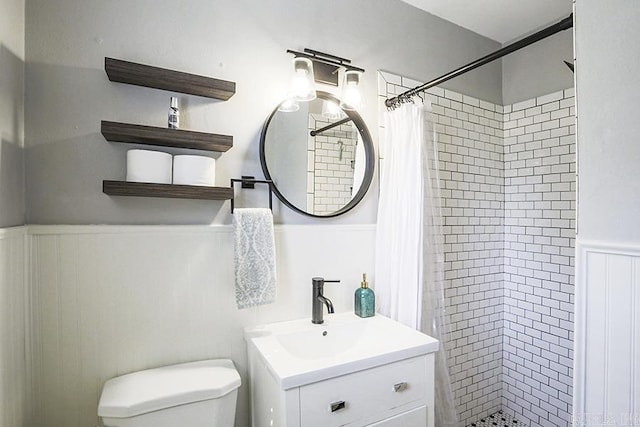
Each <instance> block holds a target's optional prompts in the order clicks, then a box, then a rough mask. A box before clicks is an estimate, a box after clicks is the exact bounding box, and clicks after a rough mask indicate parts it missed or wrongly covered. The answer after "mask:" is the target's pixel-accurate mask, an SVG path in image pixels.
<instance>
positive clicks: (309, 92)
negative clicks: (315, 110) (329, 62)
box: [291, 57, 316, 102]
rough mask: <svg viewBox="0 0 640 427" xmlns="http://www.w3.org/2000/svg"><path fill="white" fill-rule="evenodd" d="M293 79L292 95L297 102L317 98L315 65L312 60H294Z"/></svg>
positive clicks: (298, 58) (299, 58) (300, 58)
mask: <svg viewBox="0 0 640 427" xmlns="http://www.w3.org/2000/svg"><path fill="white" fill-rule="evenodd" d="M293 69H294V74H293V79H292V80H291V94H292V95H293V97H294V98H295V100H296V101H303V102H306V101H311V100H313V99H315V98H316V87H315V86H316V85H315V81H314V76H313V64H312V62H311V60H310V59H308V58H302V57H297V58H293Z"/></svg>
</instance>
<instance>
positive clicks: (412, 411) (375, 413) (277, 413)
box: [249, 353, 434, 427]
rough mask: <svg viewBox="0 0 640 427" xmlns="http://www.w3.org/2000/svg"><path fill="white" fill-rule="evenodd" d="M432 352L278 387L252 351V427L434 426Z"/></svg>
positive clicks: (250, 369) (250, 372) (250, 370)
mask: <svg viewBox="0 0 640 427" xmlns="http://www.w3.org/2000/svg"><path fill="white" fill-rule="evenodd" d="M433 375H434V355H433V353H432V354H426V355H422V356H417V357H412V358H410V359H405V360H400V361H398V362H394V363H389V364H386V365H382V366H377V367H374V368H369V369H366V370H363V371H357V372H354V373H351V374H346V375H342V376H339V377H335V378H330V379H326V380H323V381H319V382H315V383H311V384H306V385H301V386H299V387H294V388H291V389H288V390H282V389H280V387H279V385H278V383H277V381H276V379H275V378H273V376H272V375H271V374H270V372H269V371H268V369H267V368H266V366H265V365H264V364H262V363H260V362H259V361H258V360H256V358H255V357H251V356H250V367H249V376H250V384H251V401H252V414H251V415H252V420H253V423H252V425H253V427H332V426H353V427H355V426H376V427H406V426H427V427H433V425H434V421H433V414H434V409H433V408H434V406H433V405H434V376H433Z"/></svg>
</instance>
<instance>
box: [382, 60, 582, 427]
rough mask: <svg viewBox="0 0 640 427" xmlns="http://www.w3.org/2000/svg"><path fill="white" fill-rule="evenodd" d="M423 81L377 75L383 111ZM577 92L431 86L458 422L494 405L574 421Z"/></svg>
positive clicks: (544, 422)
mask: <svg viewBox="0 0 640 427" xmlns="http://www.w3.org/2000/svg"><path fill="white" fill-rule="evenodd" d="M420 83H421V82H418V81H415V80H411V79H408V78H404V77H400V76H397V75H393V74H390V73H386V72H381V73H380V74H379V90H378V93H379V95H380V111H381V114H383V113H384V109H385V107H384V104H383V101H384V99H386V98H387V97H389V96H394V95H397V94H399V93H401V92H403V91H404V90H406V89H409V88H412V87H415V86H418V85H419V84H420ZM573 93H574V92H573V89H566V90H563V91H558V92H555V93H552V94H545V95H542V96H539V97H537V98H534V99H530V100H526V101H523V102H518V103H515V104H512V105H505V106H501V105H496V104H493V103H489V102H485V101H482V100H479V99H476V98H472V97H468V96H465V95H462V94H459V93H456V92H452V91H449V90H446V89H441V88H432V89H430V90H429V91H428V94H427V98H428V99H430V100H431V103H432V108H433V120H434V123H435V124H436V131H437V140H438V155H439V160H440V175H439V176H440V185H441V188H442V194H441V197H442V201H441V202H442V206H443V216H444V225H445V226H444V233H445V236H444V237H445V263H446V264H445V274H446V277H445V279H446V282H445V300H446V309H447V315H448V319H449V321H450V333H449V334H448V335H447V336H446V337H445V339H444V340H445V346H446V349H447V359H448V363H449V368H450V373H451V381H452V386H453V392H454V397H455V401H456V407H457V409H458V413H459V414H460V418H461V422H463V423H464V424H465V425H466V424H470V423H472V422H475V421H478V420H480V419H482V418H484V417H487V416H488V415H490V414H494V413H496V412H497V411H499V410H503V411H504V413H505V414H507V415H509V416H515V418H516V419H517V420H519V421H520V422H521V423H522V424H525V425H526V424H530V425H531V426H559V425H568V424H569V423H570V416H571V415H570V414H571V395H572V390H571V384H572V363H573V362H572V361H573V354H572V345H573V285H574V246H575V214H574V212H575V200H576V199H575V195H576V187H575V185H576V184H575V170H576V169H575V126H574V119H573V117H574V95H573ZM380 123H381V124H382V127H381V129H380V138H381V140H382V141H383V140H384V135H385V129H384V120H383V117H381V120H380ZM381 146H382V148H381V153H380V155H381V158H382V160H381V162H382V165H383V166H382V167H384V149H383V144H381Z"/></svg>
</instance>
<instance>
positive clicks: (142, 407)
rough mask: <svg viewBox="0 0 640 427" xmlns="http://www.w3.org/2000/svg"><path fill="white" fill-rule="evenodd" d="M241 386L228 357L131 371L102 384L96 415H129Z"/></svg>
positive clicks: (197, 399) (218, 395) (214, 394)
mask: <svg viewBox="0 0 640 427" xmlns="http://www.w3.org/2000/svg"><path fill="white" fill-rule="evenodd" d="M238 387H240V375H238V371H236V369H235V366H234V365H233V362H232V361H231V360H229V359H217V360H203V361H199V362H191V363H183V364H179V365H172V366H164V367H162V368H156V369H148V370H146V371H140V372H134V373H131V374H127V375H123V376H121V377H116V378H112V379H110V380H109V381H107V382H106V383H105V384H104V387H103V389H102V395H101V396H100V403H99V404H98V415H99V416H101V417H110V418H128V417H133V416H136V415H142V414H145V413H147V412H153V411H159V410H161V409H166V408H170V407H173V406H178V405H184V404H187V403H194V402H199V401H203V400H209V399H215V398H218V397H222V396H224V395H226V394H228V393H229V392H231V391H233V390H235V389H237V388H238Z"/></svg>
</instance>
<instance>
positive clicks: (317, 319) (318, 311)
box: [311, 277, 340, 325]
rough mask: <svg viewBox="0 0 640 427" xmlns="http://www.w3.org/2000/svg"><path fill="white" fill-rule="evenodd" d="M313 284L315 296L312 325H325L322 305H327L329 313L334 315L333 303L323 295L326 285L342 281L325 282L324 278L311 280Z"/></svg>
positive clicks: (312, 303)
mask: <svg viewBox="0 0 640 427" xmlns="http://www.w3.org/2000/svg"><path fill="white" fill-rule="evenodd" d="M311 283H313V294H312V298H311V323H315V324H316V325H319V324H321V323H324V320H323V319H322V316H323V310H322V304H325V305H326V306H327V312H328V313H329V314H331V313H333V303H332V302H331V300H330V299H329V298H327V297H325V296H324V295H323V294H322V293H323V292H324V284H325V283H340V280H324V278H323V277H314V278H312V279H311Z"/></svg>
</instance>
